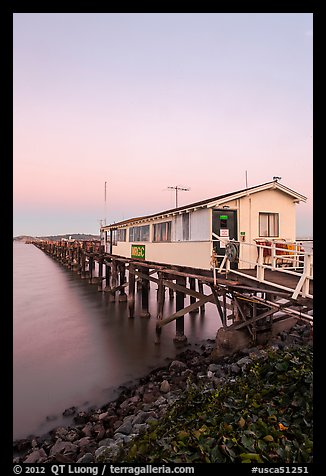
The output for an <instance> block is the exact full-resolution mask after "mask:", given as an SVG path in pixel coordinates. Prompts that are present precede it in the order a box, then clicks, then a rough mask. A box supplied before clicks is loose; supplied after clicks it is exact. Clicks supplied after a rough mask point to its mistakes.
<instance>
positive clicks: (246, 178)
mask: <svg viewBox="0 0 326 476" xmlns="http://www.w3.org/2000/svg"><path fill="white" fill-rule="evenodd" d="M246 188H248V170H246Z"/></svg>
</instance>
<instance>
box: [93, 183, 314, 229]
mask: <svg viewBox="0 0 326 476" xmlns="http://www.w3.org/2000/svg"><path fill="white" fill-rule="evenodd" d="M269 189H277V190H280V191H281V192H283V193H285V194H287V195H290V196H292V197H293V199H294V201H296V202H299V201H303V202H305V201H306V200H307V198H306V197H305V196H304V195H301V194H300V193H298V192H295V191H294V190H291V189H290V188H288V187H285V185H282V184H280V183H279V182H278V181H276V180H273V181H271V182H266V183H264V184H261V185H255V186H253V187H248V188H244V189H242V190H237V191H235V192H229V193H225V194H223V195H218V196H217V197H212V198H207V199H205V200H201V201H199V202H195V203H190V204H188V205H183V206H182V207H178V208H171V209H169V210H165V211H161V212H159V213H154V214H153V215H146V216H140V217H135V218H130V219H128V220H123V221H120V222H118V223H111V224H110V225H104V226H102V227H101V229H102V230H109V229H111V228H122V227H124V226H127V225H131V224H136V223H141V222H144V221H148V220H153V219H155V218H164V217H168V216H169V215H176V214H179V213H183V212H187V211H191V210H195V209H198V208H212V207H215V206H219V205H222V204H223V203H226V202H229V201H230V200H235V199H237V198H241V197H244V196H246V195H251V194H253V193H257V192H261V191H263V190H269Z"/></svg>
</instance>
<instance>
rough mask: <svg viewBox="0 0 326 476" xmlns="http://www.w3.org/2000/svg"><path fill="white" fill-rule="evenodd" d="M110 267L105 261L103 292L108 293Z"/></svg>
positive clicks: (109, 287)
mask: <svg viewBox="0 0 326 476" xmlns="http://www.w3.org/2000/svg"><path fill="white" fill-rule="evenodd" d="M110 282H111V266H110V265H109V264H108V262H107V261H105V288H104V291H109V290H110V289H111V286H110Z"/></svg>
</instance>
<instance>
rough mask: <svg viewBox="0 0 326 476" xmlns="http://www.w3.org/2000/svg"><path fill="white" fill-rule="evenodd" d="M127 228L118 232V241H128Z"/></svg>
mask: <svg viewBox="0 0 326 476" xmlns="http://www.w3.org/2000/svg"><path fill="white" fill-rule="evenodd" d="M126 232H127V230H126V228H120V229H119V230H117V241H126Z"/></svg>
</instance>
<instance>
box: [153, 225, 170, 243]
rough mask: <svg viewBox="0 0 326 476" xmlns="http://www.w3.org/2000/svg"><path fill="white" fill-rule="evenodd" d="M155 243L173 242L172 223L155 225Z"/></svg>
mask: <svg viewBox="0 0 326 476" xmlns="http://www.w3.org/2000/svg"><path fill="white" fill-rule="evenodd" d="M153 241H171V222H170V221H165V222H163V223H157V224H156V225H154V238H153Z"/></svg>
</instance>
